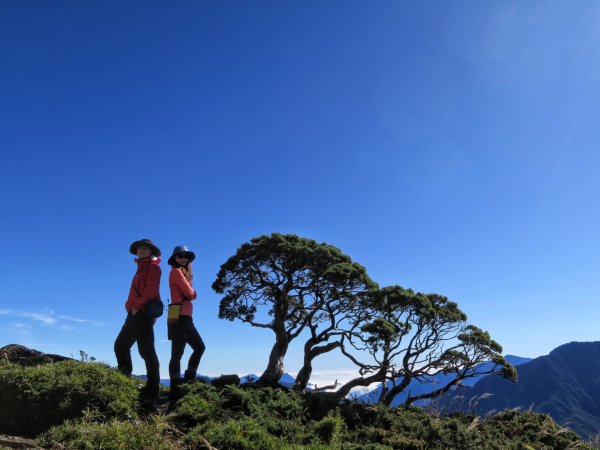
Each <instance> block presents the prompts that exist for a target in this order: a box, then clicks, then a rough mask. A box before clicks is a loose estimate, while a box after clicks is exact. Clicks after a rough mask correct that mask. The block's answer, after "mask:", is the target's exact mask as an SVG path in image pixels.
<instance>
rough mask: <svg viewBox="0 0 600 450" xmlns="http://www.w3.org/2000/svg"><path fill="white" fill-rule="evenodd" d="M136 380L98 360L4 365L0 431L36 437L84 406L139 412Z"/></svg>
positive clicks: (105, 413)
mask: <svg viewBox="0 0 600 450" xmlns="http://www.w3.org/2000/svg"><path fill="white" fill-rule="evenodd" d="M137 396H138V393H137V389H136V383H135V381H133V380H131V379H129V378H127V377H125V376H123V375H121V374H120V373H118V372H117V371H116V370H114V369H111V368H109V367H107V366H105V365H102V364H97V363H83V362H78V361H64V362H58V363H54V364H47V365H43V366H38V367H22V366H18V365H14V364H6V363H3V364H0V405H2V408H0V432H2V433H6V434H13V435H22V436H33V435H36V434H38V433H40V432H42V431H46V430H47V429H48V428H50V427H51V426H53V425H58V424H61V423H62V422H63V421H65V420H67V419H76V418H79V417H82V416H83V414H84V410H89V411H92V412H94V413H95V414H98V415H99V416H101V417H102V418H104V419H110V418H113V417H114V418H121V419H125V418H131V417H135V416H136V414H135V403H136V400H137Z"/></svg>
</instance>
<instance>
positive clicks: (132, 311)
mask: <svg viewBox="0 0 600 450" xmlns="http://www.w3.org/2000/svg"><path fill="white" fill-rule="evenodd" d="M129 251H130V252H131V253H132V254H134V255H136V256H137V258H136V259H135V262H136V263H137V271H136V273H135V276H134V277H133V281H132V282H131V288H130V289H129V297H127V302H126V303H125V309H126V310H127V318H126V319H125V324H124V325H123V328H121V332H120V333H119V335H118V336H117V339H116V340H115V355H116V357H117V365H118V368H119V371H121V372H122V373H124V374H125V375H127V376H131V371H132V370H133V366H132V363H131V347H132V346H133V344H134V343H135V342H137V345H138V351H139V352H140V356H141V357H142V358H143V359H144V362H145V363H146V375H147V380H146V386H145V387H144V388H143V389H142V392H141V398H142V400H150V401H152V400H155V399H156V398H157V397H158V390H159V383H160V372H159V363H158V357H157V356H156V350H155V348H154V322H156V319H155V318H154V317H151V316H150V315H149V314H147V312H146V310H145V307H146V304H147V303H148V302H149V301H150V300H153V299H160V292H159V289H160V276H161V273H162V272H161V270H160V267H159V263H160V250H159V248H158V247H157V246H156V245H154V243H153V242H152V241H151V240H150V239H140V240H139V241H135V242H134V243H133V244H131V246H130V248H129Z"/></svg>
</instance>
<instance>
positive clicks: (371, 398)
mask: <svg viewBox="0 0 600 450" xmlns="http://www.w3.org/2000/svg"><path fill="white" fill-rule="evenodd" d="M505 359H506V360H507V361H508V362H509V363H510V364H512V365H513V366H515V367H516V366H518V365H520V364H524V363H526V362H528V361H531V358H523V357H521V356H513V355H507V356H506V357H505ZM478 368H479V370H481V371H485V370H489V369H491V368H492V363H483V364H481V366H478ZM486 376H488V375H477V376H474V377H471V378H466V379H464V380H463V382H462V385H463V386H467V387H470V386H473V385H474V384H475V383H477V382H478V381H479V380H481V379H482V378H485V377H486ZM454 377H455V375H454V374H451V373H450V374H446V375H444V374H443V373H440V374H438V375H436V376H435V377H433V381H432V382H423V381H419V380H416V379H414V380H412V381H411V382H410V384H409V385H408V386H407V387H406V389H405V390H404V391H402V392H400V393H399V394H398V395H396V397H394V400H392V403H391V406H398V405H401V404H402V403H404V402H405V401H406V399H407V398H408V396H409V395H421V394H428V393H430V392H432V391H434V390H436V389H438V388H439V387H440V386H445V385H446V384H448V383H449V382H451V381H452V380H453V379H454ZM387 384H388V387H390V388H391V387H392V382H391V381H388V382H387ZM454 389H455V388H454ZM454 389H453V390H454ZM461 392H462V391H461ZM446 395H448V394H446ZM455 395H456V394H453V395H452V396H453V397H454V396H455ZM380 396H381V384H380V385H379V386H378V387H377V388H375V389H373V390H370V391H369V392H367V393H365V394H359V395H354V396H352V397H353V398H355V399H356V400H357V401H359V402H361V403H377V402H378V401H379V397H380ZM429 403H431V400H430V399H425V400H419V401H417V402H415V403H414V404H415V405H416V406H426V405H428V404H429Z"/></svg>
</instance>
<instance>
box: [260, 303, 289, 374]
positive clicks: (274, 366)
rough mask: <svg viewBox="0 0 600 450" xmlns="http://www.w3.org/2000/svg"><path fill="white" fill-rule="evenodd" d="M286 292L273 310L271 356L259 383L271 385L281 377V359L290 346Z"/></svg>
mask: <svg viewBox="0 0 600 450" xmlns="http://www.w3.org/2000/svg"><path fill="white" fill-rule="evenodd" d="M286 292H287V291H285V292H284V293H282V294H281V296H280V298H279V301H278V302H277V304H276V305H275V308H274V313H275V316H274V318H273V331H274V332H275V344H273V348H272V349H271V354H270V355H269V364H268V365H267V368H266V369H265V371H264V372H263V374H262V375H261V376H260V379H259V381H262V382H264V383H267V384H271V385H276V384H277V383H279V379H280V378H281V376H282V375H283V359H284V358H285V354H286V353H287V350H288V346H289V344H290V341H289V337H288V334H287V330H286V329H285V314H286V312H287V307H288V304H287V294H286Z"/></svg>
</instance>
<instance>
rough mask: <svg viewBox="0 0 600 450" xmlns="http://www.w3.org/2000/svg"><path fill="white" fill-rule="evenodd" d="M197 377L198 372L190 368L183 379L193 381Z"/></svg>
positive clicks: (186, 381)
mask: <svg viewBox="0 0 600 450" xmlns="http://www.w3.org/2000/svg"><path fill="white" fill-rule="evenodd" d="M195 379H196V372H192V371H190V370H186V371H185V373H184V374H183V381H184V382H185V383H191V382H192V381H194V380H195Z"/></svg>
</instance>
